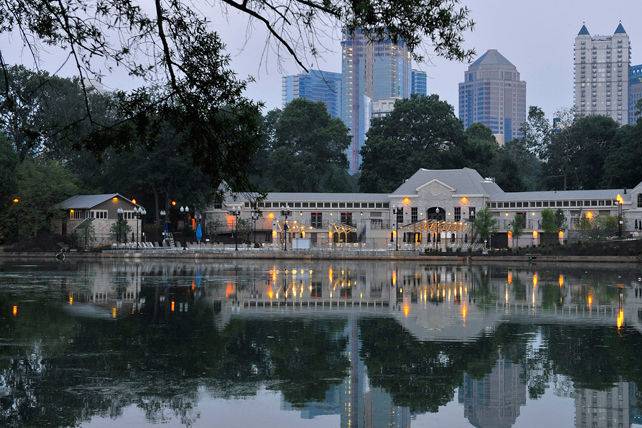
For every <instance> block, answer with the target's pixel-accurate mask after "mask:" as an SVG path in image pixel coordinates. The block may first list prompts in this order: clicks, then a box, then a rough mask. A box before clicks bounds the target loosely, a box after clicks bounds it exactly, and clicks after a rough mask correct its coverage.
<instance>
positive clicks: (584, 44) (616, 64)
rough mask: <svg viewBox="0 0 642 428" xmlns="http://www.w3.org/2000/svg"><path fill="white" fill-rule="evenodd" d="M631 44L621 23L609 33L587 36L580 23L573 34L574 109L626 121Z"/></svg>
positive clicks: (578, 111)
mask: <svg viewBox="0 0 642 428" xmlns="http://www.w3.org/2000/svg"><path fill="white" fill-rule="evenodd" d="M630 64H631V46H630V42H629V36H628V35H627V34H626V31H624V27H623V26H622V23H620V24H619V25H618V26H617V28H616V29H615V33H614V34H613V35H612V36H591V33H589V31H588V29H587V28H586V25H582V28H581V29H580V32H579V33H578V34H577V36H576V37H575V110H576V112H577V114H578V115H580V116H588V115H603V116H609V117H611V118H613V120H615V121H617V122H618V123H620V124H621V125H625V124H627V123H629V66H630Z"/></svg>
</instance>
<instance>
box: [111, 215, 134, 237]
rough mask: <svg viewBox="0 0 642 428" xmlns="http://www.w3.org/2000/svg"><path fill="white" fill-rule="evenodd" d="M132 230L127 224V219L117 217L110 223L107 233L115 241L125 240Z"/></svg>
mask: <svg viewBox="0 0 642 428" xmlns="http://www.w3.org/2000/svg"><path fill="white" fill-rule="evenodd" d="M131 231H132V228H131V227H130V226H129V224H127V220H125V219H123V218H119V219H118V220H116V221H115V222H114V224H112V225H111V228H110V229H109V233H110V234H111V237H112V239H113V240H114V241H116V242H127V237H128V236H129V233H130V232H131Z"/></svg>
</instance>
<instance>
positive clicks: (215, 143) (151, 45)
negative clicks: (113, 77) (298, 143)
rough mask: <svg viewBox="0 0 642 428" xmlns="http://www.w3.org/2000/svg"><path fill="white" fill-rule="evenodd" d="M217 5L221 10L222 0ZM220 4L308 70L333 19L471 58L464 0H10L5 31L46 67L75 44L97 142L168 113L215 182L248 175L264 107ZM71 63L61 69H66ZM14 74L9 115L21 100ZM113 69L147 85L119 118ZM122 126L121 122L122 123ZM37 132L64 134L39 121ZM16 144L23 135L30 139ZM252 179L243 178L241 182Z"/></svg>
mask: <svg viewBox="0 0 642 428" xmlns="http://www.w3.org/2000/svg"><path fill="white" fill-rule="evenodd" d="M217 6H218V8H217ZM203 7H208V8H210V9H213V10H214V12H210V13H209V14H210V15H212V13H220V11H221V9H222V10H223V11H224V12H225V13H230V12H233V13H235V14H241V15H247V17H248V19H249V20H250V21H252V22H256V23H259V24H260V25H263V26H264V27H265V28H266V29H267V32H268V34H269V35H270V36H269V40H268V41H267V42H268V43H270V44H273V46H274V47H275V48H276V51H277V52H278V53H280V52H281V51H282V50H285V51H286V52H287V54H288V55H290V56H291V57H293V58H294V59H295V61H296V62H297V63H298V64H299V65H300V66H301V67H302V68H304V69H305V68H308V67H309V65H310V64H312V63H313V60H314V59H315V58H316V57H317V56H319V55H320V49H319V47H320V46H321V45H322V44H323V41H322V39H323V38H324V37H325V34H326V31H327V30H328V29H329V28H332V27H335V28H341V29H342V31H345V32H347V33H351V32H353V31H356V30H357V29H358V30H359V31H363V32H364V33H365V34H366V36H367V37H369V38H371V39H384V38H387V39H390V40H392V41H400V40H403V41H404V42H405V43H406V44H407V45H408V47H409V49H410V50H411V51H412V52H413V53H414V55H415V58H416V59H421V55H419V54H417V51H418V48H419V46H420V44H421V43H422V42H423V41H426V42H428V43H429V44H430V48H431V49H432V50H433V51H434V52H436V54H437V55H441V56H444V57H447V58H455V59H460V60H463V59H468V58H470V57H471V56H472V54H473V52H472V51H471V50H467V49H465V48H464V47H463V33H464V32H465V31H466V30H469V29H471V28H472V26H473V23H472V21H471V20H470V19H469V16H468V15H469V11H468V9H467V8H465V7H461V6H460V5H459V0H385V1H374V0H365V1H358V2H348V1H331V0H319V1H314V0H282V1H272V0H242V1H240V2H235V1H233V0H220V1H214V0H212V1H211V2H210V3H208V4H206V5H203V4H197V3H195V2H191V1H187V0H154V1H153V2H152V3H150V2H144V1H140V0H139V1H135V0H95V1H90V0H54V1H51V0H5V1H3V2H2V3H1V4H0V34H3V35H5V36H7V35H15V34H17V35H19V36H20V38H21V40H22V43H23V45H24V46H25V47H26V48H27V49H28V51H29V52H31V55H32V56H33V59H34V62H35V63H36V64H37V65H39V52H40V51H41V50H42V49H43V47H50V46H54V47H57V48H61V49H62V50H64V52H66V53H67V57H66V59H65V60H64V63H63V65H62V66H64V64H66V63H67V62H69V63H70V64H73V65H74V66H75V70H76V77H77V78H78V82H79V84H80V86H81V90H82V93H83V104H84V110H85V113H86V115H85V117H83V118H82V120H84V121H86V122H88V123H89V124H90V125H91V126H92V128H93V129H94V133H95V134H102V135H98V136H96V135H93V136H92V138H88V139H87V141H88V143H87V144H88V145H89V146H90V148H92V149H93V150H95V151H98V152H99V151H101V150H103V149H104V148H105V146H109V145H119V144H120V145H125V144H127V141H129V140H131V138H129V137H128V133H127V132H123V127H124V129H125V131H130V130H131V129H130V128H128V127H131V125H132V124H133V125H134V126H133V129H134V130H135V131H137V132H141V131H145V129H141V128H144V127H142V126H141V125H145V126H147V127H150V126H152V127H153V125H154V121H153V120H151V119H149V117H157V116H160V117H161V119H162V120H169V121H170V122H171V123H172V125H173V126H175V127H176V129H177V130H178V131H179V132H182V133H183V134H184V135H185V137H186V138H185V147H184V149H185V150H186V151H188V152H189V153H191V154H192V156H193V157H194V159H195V160H196V161H197V163H198V164H199V165H200V166H201V167H202V168H203V169H204V171H205V172H207V173H208V174H209V175H210V177H211V178H212V180H214V181H216V180H221V179H223V178H224V179H226V180H227V181H228V182H230V183H235V182H236V181H238V182H242V181H243V180H244V177H243V171H244V168H243V166H244V165H245V164H247V163H248V162H249V160H250V158H251V155H252V153H253V152H255V151H256V148H257V145H258V141H259V133H260V128H261V123H260V122H261V121H260V120H259V119H257V115H256V114H255V113H256V112H257V111H258V109H259V107H260V105H259V104H257V103H254V102H250V101H248V100H246V99H245V98H244V97H243V92H244V89H245V86H246V81H244V80H241V79H239V78H237V76H236V74H235V73H234V71H233V70H232V69H231V68H230V66H229V56H228V55H227V53H226V51H225V46H224V44H223V42H222V41H221V39H220V37H219V35H218V33H217V29H216V28H213V27H214V26H213V24H212V23H211V22H210V20H209V19H208V13H206V12H204V11H203V10H202V8H203ZM62 66H61V68H62ZM0 68H1V69H2V70H1V71H2V72H4V73H3V74H4V81H3V83H4V84H3V86H2V87H1V88H0V94H2V100H1V101H2V105H1V109H2V112H1V113H2V114H5V113H6V112H10V111H11V110H12V109H14V108H16V106H17V105H19V104H20V100H19V99H18V98H17V97H16V96H15V93H14V92H13V91H12V89H11V86H12V82H11V80H10V79H9V78H8V73H7V69H8V64H6V62H5V60H4V57H3V56H2V53H1V52H0ZM114 68H121V69H125V70H126V71H127V72H128V73H129V74H130V75H131V76H133V77H135V78H137V79H139V80H140V81H141V82H142V85H141V88H139V89H138V90H134V91H132V92H130V93H119V94H117V95H116V96H115V97H114V98H113V100H112V101H113V103H114V105H115V107H114V108H113V114H112V115H110V117H109V119H110V120H103V119H104V117H102V115H100V114H96V110H95V109H96V106H95V105H94V102H93V100H92V91H93V88H98V89H99V88H100V81H101V79H102V78H103V76H104V75H105V74H107V73H111V72H112V71H113V69H114ZM114 128H118V129H116V130H114ZM38 132H43V133H46V132H54V131H52V130H51V129H38ZM17 144H20V143H19V142H18V143H17ZM237 184H242V183H237Z"/></svg>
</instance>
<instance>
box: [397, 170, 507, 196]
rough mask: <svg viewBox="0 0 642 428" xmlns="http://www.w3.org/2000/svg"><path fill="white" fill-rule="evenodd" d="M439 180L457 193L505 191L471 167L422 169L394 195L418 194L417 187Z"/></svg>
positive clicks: (489, 193)
mask: <svg viewBox="0 0 642 428" xmlns="http://www.w3.org/2000/svg"><path fill="white" fill-rule="evenodd" d="M431 181H438V182H441V183H444V184H445V185H447V186H449V187H451V188H453V189H455V190H454V192H455V193H456V194H466V195H489V196H490V195H495V194H498V193H504V191H503V190H502V189H501V188H500V187H499V186H498V185H497V184H496V183H495V182H493V181H491V180H486V179H484V178H483V177H482V176H481V175H480V174H479V173H478V172H477V171H475V170H474V169H471V168H461V169H423V168H422V169H420V170H419V171H417V172H415V173H414V174H413V175H412V176H411V177H410V178H409V179H407V180H406V181H405V182H404V183H403V184H402V185H401V186H399V187H398V188H397V190H395V191H394V192H393V193H392V196H406V195H416V194H417V189H418V188H420V187H422V186H424V185H426V184H427V183H430V182H431Z"/></svg>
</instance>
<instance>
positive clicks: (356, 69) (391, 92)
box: [341, 30, 411, 173]
mask: <svg viewBox="0 0 642 428" xmlns="http://www.w3.org/2000/svg"><path fill="white" fill-rule="evenodd" d="M341 49H342V64H341V73H342V90H343V92H342V103H341V109H342V111H341V117H342V119H343V122H344V123H345V124H346V126H347V127H348V128H349V129H350V132H351V134H352V142H351V144H350V147H349V149H348V161H349V163H350V172H351V173H356V172H357V171H358V170H359V166H360V164H361V154H360V151H361V147H362V146H363V144H364V143H365V139H366V131H367V129H368V125H369V120H370V103H371V102H372V101H379V100H383V99H388V98H408V97H409V96H410V85H411V82H410V53H409V52H408V49H407V47H406V45H405V44H404V43H399V44H395V43H392V42H391V41H390V40H383V41H380V42H372V41H369V40H368V39H367V38H366V37H365V35H364V34H363V33H362V32H361V31H358V30H357V31H355V33H354V34H352V35H347V34H345V35H344V39H343V41H341Z"/></svg>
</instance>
